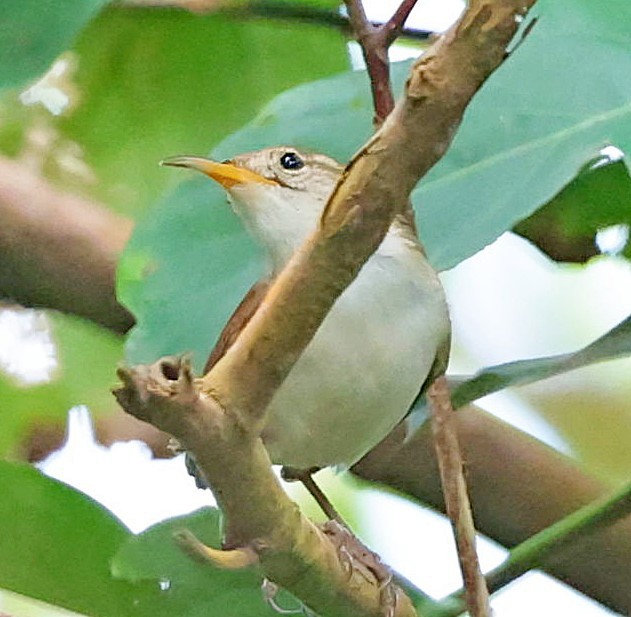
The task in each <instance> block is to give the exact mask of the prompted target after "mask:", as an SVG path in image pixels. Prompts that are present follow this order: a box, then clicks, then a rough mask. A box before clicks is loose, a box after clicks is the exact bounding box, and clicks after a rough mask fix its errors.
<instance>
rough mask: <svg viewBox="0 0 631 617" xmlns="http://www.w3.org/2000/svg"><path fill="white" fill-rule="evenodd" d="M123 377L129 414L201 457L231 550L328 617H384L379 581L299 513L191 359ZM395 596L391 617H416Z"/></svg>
mask: <svg viewBox="0 0 631 617" xmlns="http://www.w3.org/2000/svg"><path fill="white" fill-rule="evenodd" d="M119 376H120V377H121V379H122V381H123V384H124V385H123V387H122V388H119V389H118V390H117V391H116V392H115V395H116V398H117V399H118V401H119V403H120V404H121V405H122V406H123V408H124V409H125V410H127V411H128V412H129V413H131V414H132V415H134V416H136V417H138V418H140V419H142V420H145V421H148V422H151V423H152V424H154V425H155V426H157V427H158V428H160V429H162V430H164V431H167V432H169V433H171V434H173V435H175V436H176V437H177V439H178V440H179V441H180V442H181V443H182V445H183V446H184V447H185V448H186V449H187V450H188V451H190V452H193V453H194V454H195V458H196V462H197V465H198V466H199V468H200V469H202V470H203V471H204V474H205V476H206V480H207V481H208V483H209V484H210V485H211V486H212V488H213V492H214V494H215V496H216V498H217V503H218V505H219V506H220V508H221V510H222V512H223V514H224V518H225V521H226V527H227V531H226V544H227V548H237V547H238V548H245V549H247V552H248V553H249V554H251V553H254V554H255V555H256V557H257V558H258V560H259V561H260V565H261V567H262V569H263V571H264V573H265V576H266V577H267V578H269V579H271V580H273V581H275V582H277V583H279V584H281V585H283V586H284V587H285V588H287V589H289V590H290V591H292V592H293V593H294V594H295V595H296V596H297V597H299V598H300V599H301V600H302V601H303V602H305V603H306V604H307V605H308V606H309V607H310V608H312V609H314V610H317V612H318V614H320V615H322V616H323V617H326V616H331V617H333V616H338V615H348V617H382V615H383V613H382V608H381V584H380V581H379V580H378V579H377V578H376V577H375V576H374V575H372V574H371V573H370V572H369V571H367V570H366V569H365V568H364V569H362V568H361V567H360V566H361V564H360V563H359V561H358V562H355V560H354V559H353V557H352V556H348V553H345V554H346V555H347V557H346V558H345V559H340V554H341V552H342V551H341V550H340V549H339V547H337V546H336V545H335V544H334V542H332V541H331V540H329V538H328V537H327V536H326V535H325V534H324V533H323V531H321V530H320V529H319V528H318V527H316V526H315V525H314V524H313V523H311V522H310V521H309V520H308V519H307V518H306V517H304V516H302V515H301V513H300V511H299V509H298V506H297V505H296V504H295V503H294V502H292V501H291V500H290V499H289V497H288V496H287V494H286V493H285V491H284V490H283V488H282V487H281V486H280V484H279V482H278V479H277V478H276V475H275V474H274V473H273V471H272V468H271V463H270V460H269V456H268V454H267V451H266V450H265V447H264V446H263V443H262V441H261V440H260V438H259V437H258V436H256V435H255V434H253V433H252V432H249V431H244V430H243V427H242V426H241V425H240V423H239V422H234V414H232V413H230V410H224V409H222V408H220V407H219V406H218V405H217V403H216V401H215V400H214V399H213V398H211V397H208V396H204V395H203V394H200V391H199V387H198V384H196V383H194V381H193V379H192V375H191V369H190V366H189V365H188V364H187V363H186V362H185V361H181V360H180V359H177V358H165V359H163V360H161V361H158V362H156V363H155V364H153V365H151V366H139V367H136V368H134V369H132V370H130V371H128V370H120V371H119ZM180 539H181V538H180ZM187 544H188V545H189V547H191V548H195V549H196V553H197V554H198V555H201V554H203V553H205V552H206V553H211V554H212V555H213V559H214V562H215V563H221V562H222V557H221V552H220V551H216V550H215V551H204V550H203V546H201V545H200V543H199V542H195V540H194V539H193V538H190V537H189V538H188V542H187ZM238 552H239V554H244V553H245V552H246V551H238ZM233 555H234V551H228V552H227V556H226V559H225V560H223V561H226V560H230V562H231V564H230V567H232V561H233V559H232V558H233ZM249 562H251V559H250V560H249ZM395 593H396V594H397V599H396V602H395V603H394V606H395V610H394V613H393V617H416V612H415V611H414V608H413V607H412V604H411V603H410V601H409V600H408V599H407V597H405V596H404V595H403V594H402V592H401V591H400V590H396V591H395Z"/></svg>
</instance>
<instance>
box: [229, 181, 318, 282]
mask: <svg viewBox="0 0 631 617" xmlns="http://www.w3.org/2000/svg"><path fill="white" fill-rule="evenodd" d="M229 197H230V202H231V204H232V207H233V209H234V211H235V212H236V214H237V215H238V216H239V217H240V218H241V220H242V221H243V224H244V225H245V227H246V229H247V230H248V232H249V233H250V234H251V235H252V237H253V238H254V239H255V240H256V241H257V242H259V243H260V244H261V246H262V247H263V248H264V249H265V251H266V252H267V253H268V255H269V258H270V260H271V262H272V268H273V271H274V272H278V271H279V270H281V269H282V267H283V266H284V265H285V264H286V263H287V261H288V260H289V258H290V257H291V256H292V254H293V253H294V251H295V250H296V249H297V248H298V247H299V246H300V245H301V244H302V243H303V241H304V240H305V239H306V237H307V236H308V235H309V234H310V233H311V232H312V231H313V230H314V229H315V228H316V226H317V224H318V220H319V218H320V213H321V212H322V210H323V209H324V205H325V204H324V203H323V202H322V201H321V200H319V199H318V198H317V197H314V196H312V195H310V194H309V193H307V192H304V191H296V190H292V189H289V188H286V187H284V186H277V187H275V186H269V185H257V184H242V185H237V186H234V187H232V188H231V189H230V192H229Z"/></svg>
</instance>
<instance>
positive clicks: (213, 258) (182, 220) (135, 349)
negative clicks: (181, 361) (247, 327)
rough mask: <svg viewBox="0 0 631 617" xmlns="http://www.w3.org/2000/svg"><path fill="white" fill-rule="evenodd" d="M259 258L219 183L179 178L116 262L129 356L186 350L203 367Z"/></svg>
mask: <svg viewBox="0 0 631 617" xmlns="http://www.w3.org/2000/svg"><path fill="white" fill-rule="evenodd" d="M172 173H177V172H172ZM260 262H261V258H260V253H259V252H257V249H256V248H255V247H254V245H253V243H252V242H251V241H250V239H249V238H248V236H247V234H246V233H245V230H244V229H243V227H242V226H241V224H240V222H239V221H238V220H237V218H236V216H235V215H234V214H233V212H232V210H231V209H230V207H229V206H228V204H227V203H226V197H225V194H224V193H223V191H221V190H220V189H219V188H218V187H216V186H214V185H213V184H212V183H211V182H209V181H208V179H207V178H203V177H201V176H200V177H196V178H194V179H193V180H191V181H189V182H185V183H184V184H182V185H181V186H180V187H178V189H177V190H176V191H175V192H174V193H173V194H172V195H171V196H170V197H168V198H167V199H165V200H164V201H162V202H161V203H160V204H159V205H158V206H157V208H156V209H155V210H154V211H153V212H152V213H151V216H150V217H148V218H147V219H146V220H145V221H143V222H142V223H140V224H139V225H138V227H137V229H136V231H135V233H134V235H133V237H132V239H131V241H130V243H129V244H128V246H127V248H126V250H125V253H124V255H123V258H122V260H121V263H120V266H119V272H118V289H119V297H120V299H121V301H122V302H123V303H124V304H125V305H126V306H128V307H129V308H130V309H131V310H132V311H133V312H134V314H135V315H136V316H137V318H138V321H137V325H136V326H135V327H134V329H133V331H132V333H131V334H130V335H129V337H128V341H127V346H126V350H125V351H126V355H127V358H128V360H129V361H130V362H134V363H137V362H152V361H154V360H155V359H156V358H159V357H160V356H163V355H169V354H174V353H180V352H182V351H189V352H193V359H194V363H195V365H196V367H197V368H198V369H200V368H202V367H203V365H204V363H205V361H206V358H207V357H208V354H209V353H210V350H211V349H212V347H213V345H214V343H215V339H216V337H217V334H218V333H219V332H220V330H221V328H222V326H223V324H224V323H225V322H226V321H227V320H228V317H230V314H231V312H232V310H233V309H234V307H235V306H236V305H237V304H238V302H239V299H240V298H241V297H243V296H244V295H245V293H246V292H247V290H248V287H249V286H250V285H251V283H252V281H254V280H256V278H257V277H258V276H259V275H260V274H261V271H262V266H261V263H260Z"/></svg>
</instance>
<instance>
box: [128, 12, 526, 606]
mask: <svg viewBox="0 0 631 617" xmlns="http://www.w3.org/2000/svg"><path fill="white" fill-rule="evenodd" d="M533 3H534V0H530V1H526V2H524V1H523V0H521V1H519V2H518V1H517V0H497V1H496V2H493V3H491V2H483V1H479V2H475V1H472V3H471V6H470V8H469V10H468V11H467V12H465V14H464V17H463V19H462V21H461V22H459V24H457V25H456V26H455V27H454V28H452V29H451V30H450V31H449V32H448V33H447V34H446V35H445V36H444V37H443V39H441V40H440V42H439V43H437V44H435V45H434V47H433V48H432V49H430V50H429V51H428V52H427V53H426V54H425V56H423V58H421V59H420V60H419V61H417V62H416V63H415V65H414V67H413V69H412V73H411V76H410V78H409V81H408V84H407V87H406V91H405V94H404V97H403V100H402V101H401V102H400V103H399V104H398V105H397V106H396V107H395V109H394V111H393V112H392V113H391V114H390V116H389V117H388V120H387V121H386V122H385V123H384V124H383V126H382V127H381V129H380V130H379V132H378V133H377V134H376V135H375V136H374V137H373V138H372V139H371V140H370V142H369V143H368V144H367V145H366V146H365V147H364V148H363V149H362V150H361V151H360V152H359V153H358V155H357V156H356V157H355V158H354V159H353V160H352V161H351V163H350V164H349V165H348V167H347V169H346V171H345V173H344V174H343V176H342V179H341V181H340V184H339V185H338V186H337V187H336V190H335V191H334V193H333V195H332V196H331V199H330V200H329V203H328V205H327V208H326V209H325V212H324V214H323V216H322V221H321V224H320V227H319V229H317V230H316V232H315V233H314V234H313V235H312V236H311V237H310V238H308V239H307V241H306V242H305V244H304V245H303V246H302V247H301V248H300V249H299V250H298V251H297V253H296V254H295V255H294V256H293V257H292V259H291V260H290V262H289V263H288V265H287V266H286V267H285V269H284V270H283V272H282V273H281V274H280V275H279V276H278V277H277V278H276V280H275V281H274V283H273V285H272V287H271V289H270V290H269V291H268V294H267V296H266V298H265V300H264V301H263V304H262V305H261V307H260V308H259V310H258V311H257V313H256V314H255V315H254V317H253V318H252V319H251V320H250V322H249V323H248V325H247V326H246V328H245V329H244V330H243V332H242V333H241V335H240V337H239V338H238V339H237V341H236V342H235V344H234V345H233V346H232V347H231V348H230V349H229V351H228V352H227V353H226V354H225V355H224V356H223V358H222V359H221V360H220V361H219V362H218V363H217V364H216V365H215V366H214V367H213V368H212V369H211V371H210V372H209V373H208V374H207V375H205V376H204V378H203V380H200V383H199V384H193V383H192V382H191V376H190V373H189V369H188V367H186V366H182V365H181V364H180V363H179V362H174V361H170V362H169V361H168V362H162V363H157V364H156V365H152V366H151V367H138V368H136V369H134V370H132V371H121V372H120V376H121V378H122V379H123V381H124V387H123V388H121V389H119V390H118V391H117V393H116V394H117V398H118V400H119V402H120V403H121V404H122V405H123V407H124V408H125V409H126V410H127V411H129V412H130V413H132V414H134V415H136V416H138V417H141V418H145V419H147V420H148V421H150V422H152V423H153V424H155V425H157V426H159V428H161V429H163V430H166V431H168V432H170V433H172V434H173V435H174V436H175V437H176V438H177V439H179V440H180V441H181V442H182V445H183V446H184V447H185V448H186V449H187V450H188V451H189V452H191V453H192V454H193V455H194V456H195V459H196V462H197V464H198V467H199V469H200V470H201V471H202V472H203V474H204V476H205V477H206V480H207V481H208V483H209V485H210V486H211V488H212V489H213V491H214V493H215V495H216V496H217V499H218V502H219V504H220V506H221V508H222V510H223V512H224V515H225V524H226V533H227V537H228V539H229V541H230V542H231V543H234V544H236V546H248V547H250V548H251V549H253V550H255V551H256V552H257V553H258V555H259V558H260V560H261V564H262V566H263V571H264V572H265V574H266V576H268V577H269V578H270V579H272V580H273V581H274V582H276V583H278V584H280V585H283V586H285V587H287V588H288V589H290V590H291V591H293V592H294V593H296V595H297V596H298V597H300V598H301V599H304V600H305V601H306V602H307V603H308V604H309V605H310V607H311V608H312V609H314V610H316V611H318V612H320V613H322V614H327V613H331V614H337V615H339V614H350V615H353V614H357V615H364V614H365V615H376V614H378V613H380V612H381V611H382V607H381V602H380V594H379V584H377V585H374V584H371V582H370V581H369V579H368V578H366V577H363V578H362V577H358V576H357V572H358V571H359V569H358V568H352V569H351V574H352V576H353V578H352V579H351V580H350V581H349V579H348V572H347V571H346V569H345V568H344V565H343V563H342V562H341V561H340V558H339V555H338V552H337V551H336V550H335V547H334V546H333V544H332V543H331V542H330V541H329V540H328V539H325V538H322V537H321V536H320V535H318V533H316V532H317V529H316V528H315V527H313V526H312V525H311V523H309V522H308V521H307V520H306V519H305V518H304V517H302V516H301V515H300V513H299V511H298V510H297V508H296V506H295V505H288V504H290V503H291V502H288V500H287V497H286V496H284V493H283V491H282V490H281V488H280V487H278V485H277V483H276V480H275V477H274V475H273V474H272V472H271V470H270V462H269V458H268V457H267V454H266V452H265V449H264V447H263V445H262V442H261V440H260V437H259V435H260V431H261V428H262V426H263V424H264V413H265V409H266V407H267V405H268V403H269V401H270V400H271V398H272V397H273V395H274V393H275V392H276V390H277V389H278V387H279V386H280V385H281V383H282V382H283V380H284V379H285V377H286V376H287V374H288V373H289V371H290V370H291V368H292V366H293V365H294V363H295V362H296V360H297V359H298V358H299V356H300V354H301V353H302V351H303V350H304V348H305V347H306V346H307V344H308V343H309V341H310V340H311V338H312V337H313V335H314V333H315V331H316V330H317V328H318V327H319V325H320V323H321V322H322V320H323V319H324V317H325V316H326V314H327V312H328V311H329V310H330V308H331V306H332V305H333V303H334V302H335V300H336V299H337V297H338V296H339V295H340V294H341V293H342V291H343V290H344V289H345V288H346V287H347V286H348V285H349V284H350V283H351V282H352V280H353V279H354V278H355V276H356V275H357V273H358V272H359V270H360V268H361V267H362V265H363V264H364V263H365V262H366V260H367V259H368V258H369V257H370V255H371V254H372V253H373V252H374V250H375V249H376V248H377V246H378V245H379V244H380V243H381V241H382V239H383V237H384V236H385V234H386V232H387V230H388V228H389V227H390V224H391V222H392V220H393V219H394V217H395V216H396V215H397V214H400V213H403V212H404V211H405V209H406V207H407V202H408V199H409V195H410V192H411V190H412V188H413V187H414V185H415V184H416V183H417V181H418V180H419V178H420V177H421V176H422V175H424V174H425V173H426V172H427V171H428V170H429V169H430V168H431V167H432V166H433V165H434V164H435V163H436V162H437V161H438V159H439V158H440V157H441V156H442V154H443V153H444V152H445V150H446V149H447V147H448V145H449V143H450V142H451V139H452V137H453V135H454V132H455V127H457V126H458V124H459V123H460V121H461V118H462V114H463V112H464V109H465V107H466V106H467V104H468V103H469V101H470V99H471V97H472V96H473V95H474V94H475V92H476V91H477V90H478V89H479V88H480V86H481V85H482V84H483V83H484V81H485V80H486V78H487V77H488V76H489V75H490V73H491V72H492V71H493V70H494V69H495V68H497V66H498V65H499V64H500V63H501V62H502V59H503V58H504V56H505V50H506V46H507V45H508V43H509V42H510V40H511V39H512V37H513V35H514V34H515V32H516V29H517V22H518V20H517V16H520V15H522V14H523V12H525V10H526V8H525V7H527V6H530V5H531V4H533ZM472 59H474V60H473V61H472ZM199 386H201V390H200V389H198V387H199ZM362 580H363V583H362V582H361V581H362ZM377 583H378V581H377ZM395 607H396V608H395V611H396V615H404V614H413V613H414V611H413V608H412V606H411V604H410V603H409V601H406V598H404V597H402V598H401V599H400V600H399V601H397V602H396V604H395Z"/></svg>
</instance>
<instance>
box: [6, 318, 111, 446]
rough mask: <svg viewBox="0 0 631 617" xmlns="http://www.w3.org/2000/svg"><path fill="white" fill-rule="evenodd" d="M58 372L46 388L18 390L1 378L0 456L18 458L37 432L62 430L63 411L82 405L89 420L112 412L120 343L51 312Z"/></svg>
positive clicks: (91, 326)
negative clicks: (113, 388) (48, 429)
mask: <svg viewBox="0 0 631 617" xmlns="http://www.w3.org/2000/svg"><path fill="white" fill-rule="evenodd" d="M48 319H49V321H50V322H51V334H52V338H53V340H54V342H55V343H56V347H57V360H58V365H59V367H58V369H57V370H56V371H55V373H54V375H53V377H52V379H51V381H50V382H49V383H45V384H41V385H34V386H22V385H19V384H17V383H16V382H15V381H14V380H12V379H10V378H8V377H7V376H4V375H2V374H1V373H0V399H1V400H2V401H3V405H2V409H1V410H0V457H15V456H18V455H20V454H22V452H23V451H22V448H23V442H24V440H25V439H26V438H27V437H29V436H30V435H31V434H32V432H33V431H34V430H35V429H37V428H40V429H41V428H42V427H47V428H50V427H51V426H57V427H59V429H60V432H61V427H63V426H64V424H65V421H66V417H67V414H68V410H69V409H70V408H71V407H74V406H75V405H87V406H88V407H89V408H90V411H91V412H92V415H93V416H94V417H99V416H103V415H104V414H106V413H109V412H111V411H112V410H114V409H115V404H114V402H113V400H112V397H111V395H110V393H109V390H110V387H111V385H112V383H113V382H114V380H115V370H116V365H117V364H118V362H119V361H120V359H121V357H122V354H123V349H122V338H121V337H119V336H116V335H113V334H112V333H111V332H108V331H106V330H105V329H103V328H99V327H97V326H94V325H93V324H90V323H88V322H85V321H83V320H80V319H78V318H75V317H70V316H67V315H61V314H57V313H51V314H49V315H48Z"/></svg>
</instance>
